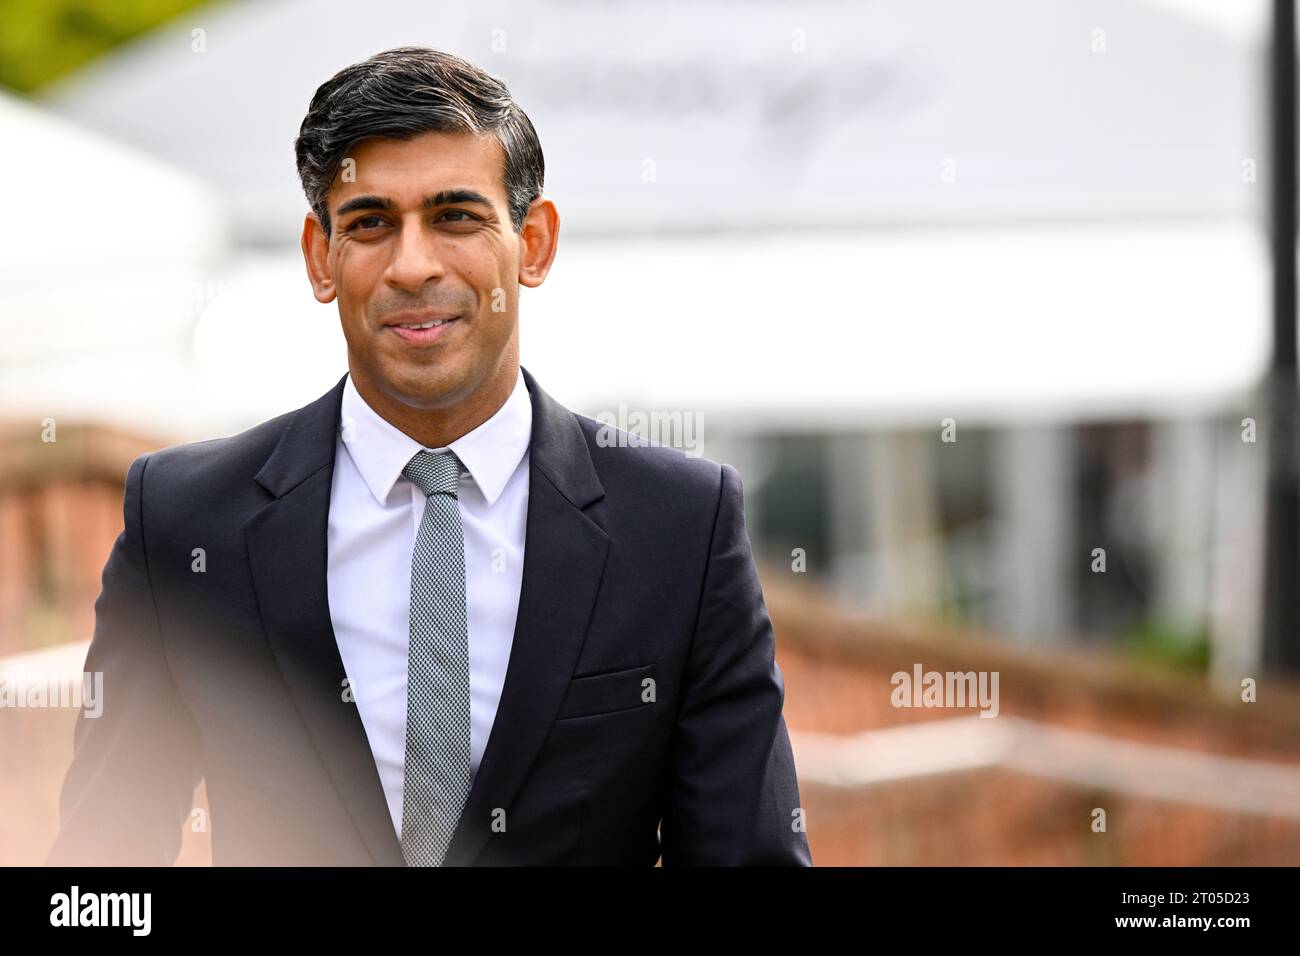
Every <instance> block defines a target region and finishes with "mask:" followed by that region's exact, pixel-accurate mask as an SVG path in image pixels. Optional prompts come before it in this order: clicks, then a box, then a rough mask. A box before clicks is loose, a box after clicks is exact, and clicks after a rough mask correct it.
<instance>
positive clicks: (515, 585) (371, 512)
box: [328, 373, 533, 836]
mask: <svg viewBox="0 0 1300 956" xmlns="http://www.w3.org/2000/svg"><path fill="white" fill-rule="evenodd" d="M340 419H341V421H340V423H339V425H340V428H339V438H338V445H337V447H336V449H335V465H334V478H333V483H332V485H331V490H330V506H329V538H328V542H329V547H328V553H329V572H328V574H329V580H328V593H329V607H330V617H331V619H332V621H333V624H334V636H335V638H336V639H337V641H338V648H339V654H340V656H341V657H342V658H343V667H344V671H345V672H346V673H347V675H348V679H349V684H350V686H351V689H352V693H353V696H354V697H355V700H356V706H357V709H358V711H359V713H360V716H361V721H362V723H363V724H364V726H365V729H366V736H367V738H368V739H369V741H370V749H371V751H372V752H373V753H374V757H375V764H376V766H377V767H378V769H379V778H380V781H381V782H382V783H383V786H384V796H385V797H386V798H387V800H388V811H389V813H390V814H391V815H392V818H393V828H394V829H395V830H396V831H397V833H398V834H399V836H400V834H401V830H402V788H403V780H404V770H405V762H406V665H407V650H408V643H409V635H410V631H409V627H410V606H411V554H412V551H413V550H414V547H415V536H416V533H417V532H418V530H419V527H420V520H421V518H423V516H424V503H425V497H424V493H423V492H422V491H420V490H419V489H418V488H417V487H416V486H415V484H413V483H412V482H411V481H409V480H408V479H406V478H403V477H402V469H403V468H404V467H406V464H407V462H409V461H410V460H411V458H412V456H413V455H415V453H416V452H418V451H419V450H420V449H421V448H423V447H424V446H423V445H421V444H420V443H419V442H418V441H416V440H415V439H413V438H411V437H410V436H408V435H406V434H405V433H404V432H402V431H400V430H399V429H397V428H396V427H394V426H393V425H391V424H389V423H388V422H387V421H385V420H384V419H383V418H381V417H380V416H379V414H378V413H377V412H376V411H375V410H374V409H373V408H371V407H370V406H369V405H368V404H366V402H365V400H364V399H363V398H362V397H361V395H360V393H359V392H358V391H357V390H356V386H355V385H353V384H352V376H351V375H349V376H348V378H347V382H346V384H345V385H344V387H343V405H342V410H341V414H340ZM532 420H533V407H532V402H531V401H530V400H529V396H528V388H527V386H525V385H524V379H523V374H522V373H520V374H519V375H518V376H517V378H516V380H515V387H514V390H513V391H512V392H511V393H510V397H509V398H508V399H506V402H505V404H504V405H502V406H501V408H499V409H498V410H497V411H496V413H495V414H494V415H493V416H492V417H491V418H489V419H488V420H487V421H485V422H483V424H481V425H479V426H478V427H477V428H475V429H474V430H473V431H471V432H469V433H468V434H466V435H463V436H461V437H460V438H458V439H456V440H455V441H453V442H452V443H451V444H449V445H446V446H443V447H441V448H429V449H427V450H428V451H445V450H446V449H451V450H452V451H454V452H455V453H456V454H457V455H458V456H459V457H460V460H461V461H462V462H463V463H464V465H465V468H466V470H467V471H468V474H467V475H462V476H461V482H460V488H459V491H458V501H459V506H460V520H461V525H462V527H463V529H464V532H465V599H466V605H467V607H466V619H467V623H468V625H469V683H470V770H471V773H472V774H477V773H478V766H479V762H480V760H481V759H482V757H483V750H484V748H485V747H486V746H487V740H488V735H489V734H490V733H491V731H492V723H493V721H494V720H495V719H496V712H497V704H498V702H499V701H500V699H501V687H502V684H503V683H504V682H505V675H506V665H507V664H508V663H509V660H510V647H511V645H512V643H513V642H514V632H515V618H516V616H517V614H518V612H519V587H520V583H521V581H522V579H523V566H524V529H525V525H526V519H527V514H528V442H529V436H530V433H531V431H532ZM341 692H342V690H341V689H340V693H341Z"/></svg>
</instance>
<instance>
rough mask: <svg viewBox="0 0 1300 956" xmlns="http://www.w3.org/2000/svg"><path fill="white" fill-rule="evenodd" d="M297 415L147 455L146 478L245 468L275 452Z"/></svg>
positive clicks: (289, 415)
mask: <svg viewBox="0 0 1300 956" xmlns="http://www.w3.org/2000/svg"><path fill="white" fill-rule="evenodd" d="M295 414H296V412H285V413H283V414H281V415H277V416H275V417H274V418H269V419H267V420H266V421H264V422H261V423H259V424H257V425H253V426H252V427H250V428H246V429H244V430H243V431H242V432H238V433H237V434H234V435H227V436H225V437H223V438H209V439H206V440H204V441H195V442H184V443H181V444H177V445H168V446H167V447H165V448H160V449H158V450H157V451H155V452H151V453H150V455H149V474H150V478H153V476H154V475H155V474H157V473H158V472H159V471H166V472H168V473H169V474H173V475H175V476H183V475H185V474H188V473H193V472H208V473H211V472H213V471H222V470H223V469H227V468H235V469H239V468H245V469H246V467H247V465H248V463H249V462H251V461H254V460H259V459H265V458H266V456H267V455H269V454H270V453H271V451H272V450H273V449H274V448H275V446H276V443H277V442H278V441H279V440H280V437H281V436H282V435H283V434H284V430H285V429H286V428H287V427H288V425H289V422H290V420H291V419H292V418H293V416H294V415H295Z"/></svg>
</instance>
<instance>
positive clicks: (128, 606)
mask: <svg viewBox="0 0 1300 956" xmlns="http://www.w3.org/2000/svg"><path fill="white" fill-rule="evenodd" d="M148 460H149V456H148V455H143V456H141V457H139V458H137V459H136V460H135V461H134V462H133V463H132V464H131V467H130V469H129V470H128V471H127V477H126V493H125V496H124V502H123V509H122V510H123V517H124V524H125V526H124V528H123V530H122V533H121V534H119V535H118V537H117V541H116V542H115V543H114V545H113V550H112V552H111V553H110V555H109V558H108V562H107V564H106V565H105V566H104V573H103V579H102V588H101V590H100V594H99V598H98V599H97V600H96V602H95V633H94V636H93V638H92V640H91V643H90V650H89V652H88V653H87V656H86V664H85V672H86V673H87V674H91V675H94V674H96V673H102V674H103V684H102V695H103V699H102V707H100V708H98V709H99V710H100V714H99V716H92V713H93V711H94V709H95V708H90V707H83V708H82V709H81V710H79V711H78V712H77V722H76V727H75V729H74V733H73V757H72V764H71V766H70V767H69V769H68V771H67V774H66V776H65V777H64V780H63V786H62V790H61V792H60V797H59V832H58V835H57V836H56V838H55V841H54V843H53V845H52V847H51V848H50V851H49V853H48V855H47V856H46V860H45V863H46V865H47V866H117V865H122V866H170V865H172V864H173V863H175V861H176V856H177V854H178V853H179V852H180V844H181V827H182V824H183V823H184V821H185V820H186V818H187V817H188V816H189V814H190V811H191V808H192V805H193V797H194V788H195V786H196V785H197V784H198V781H199V778H200V776H201V774H200V770H199V735H198V731H197V729H196V727H195V725H194V722H193V719H192V718H191V717H190V715H189V712H188V711H187V710H186V708H185V705H184V703H183V701H182V700H181V699H180V696H179V694H178V693H177V690H176V688H175V686H174V685H173V683H172V679H171V675H170V672H169V670H168V667H167V663H166V660H165V657H164V652H163V644H162V635H161V632H160V629H159V624H158V617H157V613H156V610H155V606H154V599H153V593H152V589H151V585H150V579H149V572H148V569H147V565H146V562H145V547H144V530H143V519H144V504H143V499H144V472H145V468H146V467H147V465H148ZM92 679H93V677H92Z"/></svg>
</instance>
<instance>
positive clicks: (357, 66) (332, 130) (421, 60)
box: [293, 46, 546, 236]
mask: <svg viewBox="0 0 1300 956" xmlns="http://www.w3.org/2000/svg"><path fill="white" fill-rule="evenodd" d="M428 132H437V133H478V134H491V135H494V136H495V137H496V139H497V141H498V142H499V143H500V144H501V148H502V149H503V150H504V152H505V157H506V160H505V177H504V179H505V188H506V196H507V197H508V199H509V203H510V221H511V223H512V224H513V225H514V229H515V232H519V230H520V229H522V228H523V223H524V216H526V215H527V214H528V207H529V206H530V205H531V204H532V202H533V200H534V199H536V198H537V197H538V196H540V195H541V194H542V181H543V178H544V176H545V172H546V164H545V162H544V160H543V158H542V145H541V143H540V142H538V139H537V131H536V130H534V129H533V124H532V122H531V121H530V120H529V119H528V116H527V114H525V113H524V111H523V110H522V109H520V108H519V106H518V105H517V104H516V103H515V101H514V100H513V99H512V98H511V96H510V91H509V90H508V89H506V86H505V84H504V83H502V82H501V81H500V80H497V79H496V78H494V77H492V76H491V75H490V74H488V73H486V72H484V71H483V70H481V69H479V68H478V67H477V66H475V65H474V64H472V63H470V62H468V61H467V60H462V59H461V58H460V57H458V56H453V55H452V54H450V53H443V52H441V51H440V50H432V49H429V48H428V47H419V46H404V47H397V48H396V49H392V50H385V51H384V52H383V53H376V54H375V55H374V56H372V57H371V58H370V59H368V60H363V61H362V62H360V63H354V64H352V65H351V66H349V67H345V68H344V69H342V70H340V71H339V72H338V73H336V74H334V76H332V77H331V78H330V79H328V80H326V81H325V82H324V83H322V84H321V86H320V87H319V88H318V89H317V90H316V95H315V96H313V97H312V98H311V106H310V107H308V109H307V115H306V116H305V117H304V118H303V121H302V127H301V129H299V131H298V138H297V140H295V141H294V145H293V148H294V154H295V155H296V157H297V160H298V178H299V179H301V180H302V188H303V192H305V193H306V194H307V202H308V203H309V204H310V205H311V208H312V211H313V212H315V213H316V216H317V217H318V218H319V219H320V221H321V225H322V226H324V228H325V235H326V236H328V235H329V234H330V216H329V205H328V202H327V197H328V195H329V188H330V184H331V183H333V182H334V177H335V176H336V175H338V170H339V167H340V166H341V165H342V163H343V160H344V159H345V158H346V156H347V153H348V151H349V150H350V149H351V148H352V147H353V145H354V144H355V143H356V142H357V141H358V140H360V139H362V138H364V137H368V136H380V137H387V138H392V139H411V138H412V137H414V136H417V135H419V134H420V133H428Z"/></svg>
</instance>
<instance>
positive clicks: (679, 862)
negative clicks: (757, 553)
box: [660, 464, 812, 867]
mask: <svg viewBox="0 0 1300 956" xmlns="http://www.w3.org/2000/svg"><path fill="white" fill-rule="evenodd" d="M784 699H785V686H784V683H783V681H782V677H781V671H780V669H779V668H778V667H777V664H776V639H775V636H774V634H773V630H772V622H771V620H770V618H769V617H768V613H767V607H766V605H765V603H764V601H763V592H762V588H761V586H760V584H759V580H758V571H757V569H756V567H755V565H754V559H753V555H752V553H751V551H750V543H749V535H748V532H747V531H746V529H745V516H744V503H743V490H742V485H741V480H740V475H739V473H738V472H737V471H736V470H735V469H734V468H733V467H731V466H730V465H727V464H723V465H722V481H721V493H720V498H719V502H718V510H717V515H716V517H715V519H714V527H713V539H712V543H711V545H710V548H709V561H708V567H707V570H706V572H705V580H704V590H703V594H702V596H701V602H700V609H699V617H698V620H697V622H696V628H695V636H694V640H693V642H692V645H691V651H690V655H689V658H688V660H687V664H686V670H685V677H684V686H683V688H682V700H681V706H680V710H679V712H678V716H677V722H676V725H675V728H674V734H673V744H672V749H671V753H670V758H669V764H670V770H669V778H668V782H667V791H666V795H665V803H664V813H663V819H662V821H661V823H660V844H661V852H662V855H663V866H665V867H667V866H811V865H812V857H811V854H810V852H809V849H808V840H807V836H806V835H805V833H804V831H803V827H802V817H803V814H802V812H801V810H800V803H799V784H798V781H797V779H796V777H795V766H794V756H793V753H792V752H791V748H790V737H789V734H788V732H787V730H786V726H785V718H784V717H783V716H782V714H781V709H782V705H783V703H784Z"/></svg>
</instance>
